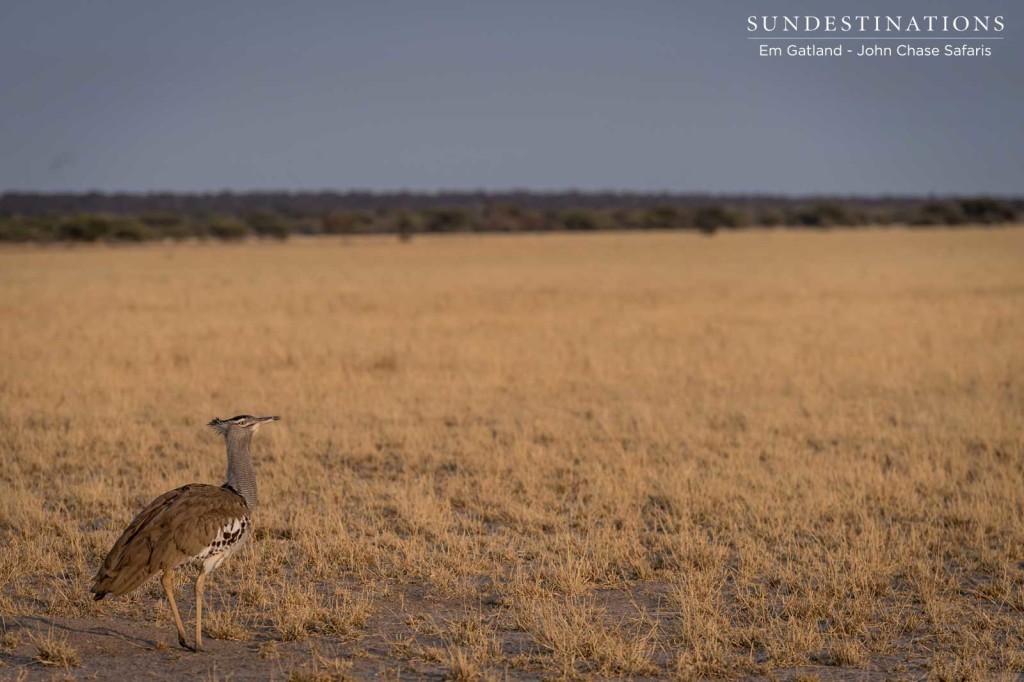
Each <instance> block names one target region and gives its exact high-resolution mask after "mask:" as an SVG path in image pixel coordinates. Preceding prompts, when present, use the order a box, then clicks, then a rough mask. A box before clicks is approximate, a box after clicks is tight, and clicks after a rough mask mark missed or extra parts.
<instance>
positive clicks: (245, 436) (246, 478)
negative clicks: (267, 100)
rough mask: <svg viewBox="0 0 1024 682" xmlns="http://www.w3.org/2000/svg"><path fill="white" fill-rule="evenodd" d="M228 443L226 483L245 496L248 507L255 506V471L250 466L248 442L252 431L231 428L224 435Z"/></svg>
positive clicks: (250, 439) (250, 440)
mask: <svg viewBox="0 0 1024 682" xmlns="http://www.w3.org/2000/svg"><path fill="white" fill-rule="evenodd" d="M225 440H226V441H227V444H228V475H227V479H228V480H227V485H228V486H230V487H231V489H232V490H234V491H235V492H237V493H238V494H239V495H241V496H242V497H244V498H245V503H246V505H248V507H249V509H255V508H256V471H255V470H254V469H253V468H252V456H251V455H250V454H249V444H250V443H252V431H249V430H248V429H246V430H244V431H242V430H239V431H236V430H235V429H231V430H229V431H228V433H227V435H226V436H225Z"/></svg>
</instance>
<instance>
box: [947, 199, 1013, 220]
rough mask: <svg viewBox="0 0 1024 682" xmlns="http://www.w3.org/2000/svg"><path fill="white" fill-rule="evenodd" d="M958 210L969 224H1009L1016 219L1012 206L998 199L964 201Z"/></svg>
mask: <svg viewBox="0 0 1024 682" xmlns="http://www.w3.org/2000/svg"><path fill="white" fill-rule="evenodd" d="M960 209H961V210H962V211H963V213H964V217H965V219H966V222H969V223H985V224H991V223H1011V222H1013V221H1014V220H1016V219H1017V210H1016V209H1015V208H1014V207H1013V205H1012V204H1010V203H1009V202H1007V201H1000V200H999V199H990V198H987V197H981V198H977V199H964V200H962V201H961V202H960Z"/></svg>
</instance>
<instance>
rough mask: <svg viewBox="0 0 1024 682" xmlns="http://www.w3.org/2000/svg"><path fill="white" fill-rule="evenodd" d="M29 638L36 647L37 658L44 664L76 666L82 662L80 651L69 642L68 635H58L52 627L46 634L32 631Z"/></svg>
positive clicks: (60, 666)
mask: <svg viewBox="0 0 1024 682" xmlns="http://www.w3.org/2000/svg"><path fill="white" fill-rule="evenodd" d="M28 640H29V642H30V643H31V644H32V646H34V647H35V649H36V655H35V660H36V661H39V662H40V663H42V664H43V665H52V666H56V667H58V668H76V667H78V666H79V664H80V661H79V659H78V651H76V650H75V648H74V647H73V646H71V645H70V644H69V643H68V638H67V635H60V636H57V635H55V634H54V632H53V630H52V629H51V630H47V631H46V634H43V633H41V632H33V633H30V634H29V636H28Z"/></svg>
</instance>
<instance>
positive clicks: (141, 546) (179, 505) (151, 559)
mask: <svg viewBox="0 0 1024 682" xmlns="http://www.w3.org/2000/svg"><path fill="white" fill-rule="evenodd" d="M248 513H249V508H248V507H247V506H246V504H245V499H244V498H243V497H242V496H241V495H239V494H238V493H236V492H235V491H233V490H231V489H230V488H225V487H220V486H215V485H205V484H202V483H192V484H190V485H186V486H182V487H180V488H175V489H174V490H171V491H169V492H166V493H164V494H163V495H161V496H160V497H158V498H156V499H155V500H153V501H152V502H150V503H149V505H148V506H147V507H146V508H145V509H143V510H142V511H141V512H139V514H138V515H137V516H136V517H135V518H134V519H133V520H132V522H131V523H130V524H129V525H128V528H126V529H125V531H124V533H122V534H121V537H120V538H118V539H117V542H115V543H114V546H113V547H111V549H110V552H109V553H108V554H107V558H106V559H105V560H104V561H103V565H102V566H101V567H100V570H99V571H97V573H96V581H95V583H94V584H93V586H92V588H91V591H92V592H95V593H96V598H97V599H101V598H102V597H103V595H105V594H107V593H112V594H115V595H122V594H125V593H126V592H131V591H132V590H134V589H135V588H136V587H138V586H139V585H141V584H142V583H143V582H145V581H146V580H147V579H148V578H149V577H150V576H151V575H153V574H154V573H156V572H157V571H161V570H164V569H168V568H174V567H175V566H177V565H178V564H181V563H183V562H185V561H188V560H189V559H191V558H193V557H195V556H196V555H197V554H199V553H200V552H202V551H203V549H205V548H206V547H208V546H209V545H210V543H211V542H213V540H214V538H216V537H217V531H218V530H219V529H221V528H223V527H224V526H226V525H230V524H231V523H232V521H235V520H239V519H242V518H243V517H245V516H247V515H248Z"/></svg>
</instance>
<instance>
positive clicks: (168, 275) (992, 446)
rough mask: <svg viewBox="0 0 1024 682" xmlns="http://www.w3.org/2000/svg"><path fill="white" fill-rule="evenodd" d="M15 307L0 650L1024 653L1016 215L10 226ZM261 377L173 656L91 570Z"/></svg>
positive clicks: (622, 658)
mask: <svg viewBox="0 0 1024 682" xmlns="http://www.w3.org/2000/svg"><path fill="white" fill-rule="evenodd" d="M0 309H2V312H0V348H2V349H3V350H2V353H3V355H2V360H0V453H2V456H3V464H2V466H0V586H2V587H0V614H3V616H4V618H3V622H2V623H0V629H3V632H0V676H2V675H4V674H10V675H18V676H21V677H26V676H32V675H35V674H37V672H38V671H40V670H44V672H45V674H47V675H49V674H50V673H51V670H53V669H54V668H44V667H43V664H49V665H50V666H54V665H56V666H58V668H57V669H66V670H68V671H69V674H71V675H75V674H78V673H81V674H87V673H90V671H91V672H92V674H96V673H97V671H99V673H100V674H101V676H102V673H103V671H106V672H109V671H111V670H115V669H116V667H115V666H116V665H117V659H118V657H119V656H122V655H127V654H125V653H124V651H123V650H122V649H123V647H122V649H118V648H117V643H119V642H122V639H118V637H119V636H121V637H124V638H128V639H130V637H131V635H132V633H133V632H145V633H152V634H151V635H147V637H150V638H152V639H154V640H156V641H151V642H149V644H148V645H145V646H142V647H141V648H142V649H144V651H142V653H141V654H138V655H136V657H135V658H134V659H133V660H135V661H136V662H137V664H138V665H146V664H147V663H146V662H147V661H149V662H151V663H150V665H151V666H152V667H151V669H150V672H151V673H154V674H156V675H158V676H159V675H165V676H167V677H173V676H176V675H180V674H182V671H183V670H186V669H189V670H200V671H206V672H205V674H206V675H207V678H208V679H215V678H217V677H218V676H219V675H220V676H226V675H229V674H231V673H232V670H233V669H234V668H235V667H237V666H241V665H242V663H241V661H243V660H249V659H251V660H250V663H249V665H250V670H251V671H256V672H252V676H254V677H263V678H265V677H267V676H270V677H276V678H277V679H292V680H304V679H307V680H323V679H345V678H347V677H363V676H368V675H373V674H383V676H384V677H385V678H398V677H409V678H418V677H420V676H423V675H430V676H434V677H442V676H447V677H449V678H452V679H477V678H497V679H502V678H523V677H525V678H534V679H537V678H549V677H561V676H566V677H574V676H582V677H588V676H603V677H612V678H614V677H645V676H646V677H668V676H678V677H682V678H700V677H733V676H741V675H750V674H754V675H768V676H775V677H779V678H792V679H817V678H819V677H820V678H827V677H829V676H833V675H836V674H847V673H849V674H861V675H864V676H866V677H865V679H874V678H877V679H885V678H895V679H901V678H918V677H921V676H929V677H933V678H936V679H942V680H957V679H990V678H992V677H994V676H998V675H1005V676H1007V677H1009V676H1011V675H1014V674H1016V673H1021V672H1024V492H1022V491H1024V426H1022V415H1024V342H1022V340H1024V231H1022V230H1020V229H1006V230H980V229H979V230H962V231H955V232H952V231H949V232H946V231H904V230H887V231H858V232H842V231H839V232H832V233H827V234H820V233H798V232H764V231H761V232H746V233H735V234H723V235H718V236H715V237H714V238H705V237H700V236H697V235H691V234H673V233H649V234H598V235H587V236H576V235H546V236H522V235H521V236H512V237H500V236H486V237H470V236H466V237H456V236H450V237H444V238H435V239H428V238H417V239H415V240H413V241H412V242H409V243H399V242H397V241H395V240H393V239H384V238H359V239H348V240H334V239H331V238H318V239H305V240H303V239H296V240H292V241H290V242H288V243H285V244H268V243H246V244H242V245H222V244H180V245H170V244H168V245H150V246H142V247H124V248H120V247H119V248H111V247H85V248H61V247H52V248H13V247H11V248H6V249H4V250H2V251H0ZM237 413H252V414H280V415H282V421H281V422H279V423H277V424H274V425H272V426H267V427H265V428H264V429H263V430H261V431H260V433H259V434H258V435H257V436H256V439H255V442H254V454H255V458H256V460H257V471H258V476H259V485H260V495H261V507H260V509H259V511H258V514H257V520H256V524H257V526H258V531H257V532H256V534H255V536H254V537H252V538H251V539H250V545H249V547H248V548H247V549H246V551H244V552H243V553H241V554H240V555H238V556H236V557H235V558H234V559H232V560H231V561H229V562H228V563H226V564H225V565H224V566H223V567H222V568H221V569H220V570H218V572H217V573H215V574H214V576H213V577H212V578H211V580H210V581H209V582H208V586H209V587H208V588H207V595H208V602H209V604H208V606H209V609H208V612H209V613H210V615H209V621H208V628H207V633H208V636H211V637H213V638H215V639H216V640H220V641H213V642H210V643H209V644H210V648H211V649H212V652H211V653H208V654H198V655H196V654H191V653H189V652H184V651H181V652H179V651H178V650H176V648H175V646H176V645H175V644H174V642H175V636H174V629H173V625H172V624H171V621H170V615H169V613H168V609H167V608H166V605H165V604H164V603H163V600H162V592H161V590H160V588H159V584H158V582H157V581H151V582H150V583H149V584H148V585H147V586H146V587H144V588H143V589H141V590H139V591H138V592H137V593H136V594H134V595H132V596H130V597H125V598H121V599H112V600H108V601H104V602H101V603H98V604H96V603H94V602H92V601H91V599H90V595H88V594H87V593H86V589H87V587H88V584H89V582H90V579H91V577H92V575H93V573H94V572H95V569H96V567H97V566H98V564H99V562H100V561H101V560H102V557H103V555H104V554H105V553H106V550H107V549H108V548H109V546H110V545H111V543H112V542H113V540H114V539H115V538H116V537H117V535H118V534H119V532H120V530H121V529H122V528H123V527H124V526H125V525H126V524H127V522H128V521H129V520H130V519H131V517H132V516H133V515H134V513H135V512H137V511H138V510H139V509H140V508H141V507H142V506H143V505H144V504H145V503H147V502H148V501H149V500H151V499H152V498H153V497H155V496H156V495H157V494H159V493H161V492H163V491H164V490H167V489H170V488H172V487H176V486H178V485H181V484H184V483H187V482H192V481H207V482H219V481H220V480H222V477H223V470H224V454H223V444H222V443H221V442H220V441H219V440H218V439H217V438H216V436H215V435H214V434H213V433H212V432H211V431H210V430H209V429H207V428H205V427H204V426H203V424H204V423H205V422H206V421H208V420H209V419H211V418H212V417H215V416H216V417H229V416H232V415H234V414H237ZM179 595H180V598H179V603H180V604H181V605H182V607H183V609H184V611H185V615H186V616H188V615H189V613H190V612H191V608H192V607H191V590H190V587H189V586H188V584H187V583H186V582H185V581H184V579H183V581H182V584H181V585H180V590H179ZM96 642H99V643H98V644H97V643H96ZM132 646H133V648H138V646H137V645H132ZM218 651H220V652H222V653H226V655H229V656H230V658H223V657H222V658H218V653H217V652H218ZM204 657H205V658H204ZM246 657H248V658H246ZM196 661H199V663H196ZM210 661H213V662H215V663H216V665H212V666H211V665H210V664H209V662H210ZM203 665H207V668H203V667H199V668H196V667H195V666H203ZM187 666H193V667H192V668H187ZM261 666H262V667H261ZM76 671H77V673H76ZM235 672H236V673H238V670H235ZM238 675H241V673H238ZM241 676H242V677H244V675H241ZM234 679H239V677H238V676H237V675H236V677H235V678H234Z"/></svg>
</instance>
